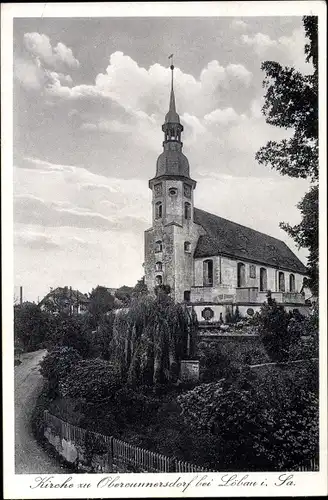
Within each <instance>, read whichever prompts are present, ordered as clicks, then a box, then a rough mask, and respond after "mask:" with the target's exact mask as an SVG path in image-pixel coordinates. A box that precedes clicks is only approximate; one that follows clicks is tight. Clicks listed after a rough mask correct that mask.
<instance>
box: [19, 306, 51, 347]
mask: <svg viewBox="0 0 328 500" xmlns="http://www.w3.org/2000/svg"><path fill="white" fill-rule="evenodd" d="M47 326H48V325H47V315H46V314H44V313H43V312H42V311H41V310H40V308H39V307H38V306H37V305H36V304H32V303H31V302H24V303H23V304H22V305H16V306H14V340H15V345H16V346H17V347H18V346H19V347H20V349H24V350H25V351H35V350H37V349H40V346H42V344H43V342H44V340H45V336H46V331H47V330H46V329H47Z"/></svg>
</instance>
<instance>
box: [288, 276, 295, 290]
mask: <svg viewBox="0 0 328 500" xmlns="http://www.w3.org/2000/svg"><path fill="white" fill-rule="evenodd" d="M289 291H290V292H295V276H294V274H290V275H289Z"/></svg>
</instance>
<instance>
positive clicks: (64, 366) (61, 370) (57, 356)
mask: <svg viewBox="0 0 328 500" xmlns="http://www.w3.org/2000/svg"><path fill="white" fill-rule="evenodd" d="M80 360H81V356H80V354H79V353H78V351H77V350H76V349H73V348H72V347H57V348H56V349H54V350H53V351H51V352H49V353H48V354H47V355H46V356H45V358H44V359H43V360H42V361H41V364H40V366H41V369H40V373H41V375H42V376H43V377H44V378H45V379H47V381H48V384H49V389H50V391H51V392H52V394H53V396H57V395H58V389H59V383H60V381H61V380H62V379H65V378H66V377H67V376H68V374H69V373H70V372H71V370H72V369H73V368H75V366H76V364H77V362H78V361H80Z"/></svg>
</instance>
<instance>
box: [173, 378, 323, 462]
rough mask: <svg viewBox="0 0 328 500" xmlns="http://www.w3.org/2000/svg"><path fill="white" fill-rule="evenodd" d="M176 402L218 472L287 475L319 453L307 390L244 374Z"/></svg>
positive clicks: (314, 405) (314, 403)
mask: <svg viewBox="0 0 328 500" xmlns="http://www.w3.org/2000/svg"><path fill="white" fill-rule="evenodd" d="M178 402H179V404H180V406H181V408H182V418H183V421H184V423H185V425H186V426H188V427H189V429H190V432H191V433H193V436H195V439H197V441H198V442H199V443H200V445H201V443H202V440H203V442H206V444H207V446H209V453H208V456H207V463H206V465H207V466H208V467H213V468H215V469H216V470H284V469H287V470H288V469H290V468H293V467H297V465H299V464H301V463H303V462H304V461H306V460H307V459H310V458H313V456H314V455H316V454H317V453H318V399H317V396H316V394H315V393H314V392H311V391H307V390H306V389H300V388H298V389H297V390H295V389H294V390H293V387H292V385H279V383H278V384H275V382H274V381H273V383H272V384H267V383H265V384H263V383H262V384H261V383H259V381H258V379H256V380H255V381H254V380H253V381H252V376H250V375H248V374H246V375H241V376H240V377H238V378H237V380H236V381H235V382H232V383H231V382H230V383H227V382H224V381H221V382H217V383H211V384H203V385H201V386H198V387H196V388H195V389H193V390H191V391H189V392H188V393H185V394H183V395H181V396H180V397H179V398H178Z"/></svg>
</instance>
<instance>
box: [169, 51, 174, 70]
mask: <svg viewBox="0 0 328 500" xmlns="http://www.w3.org/2000/svg"><path fill="white" fill-rule="evenodd" d="M173 56H174V54H171V55H170V56H169V59H171V66H170V69H171V70H172V71H173V70H174V65H173Z"/></svg>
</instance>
